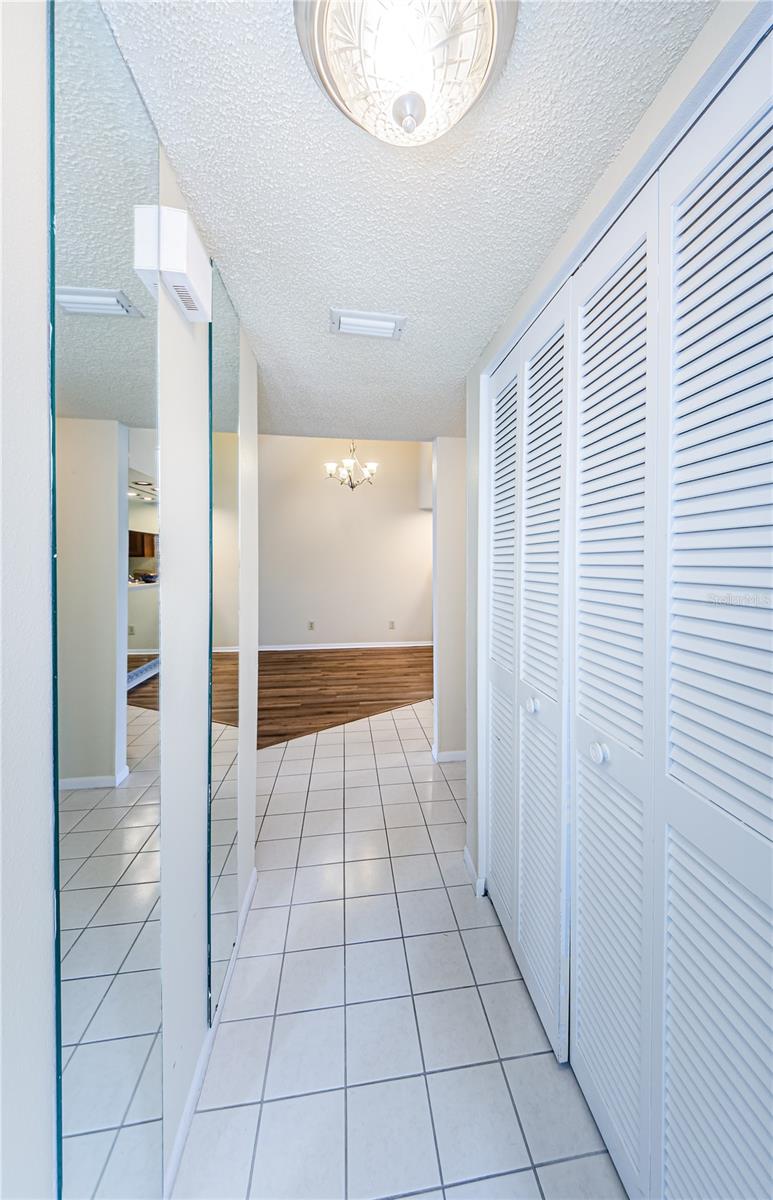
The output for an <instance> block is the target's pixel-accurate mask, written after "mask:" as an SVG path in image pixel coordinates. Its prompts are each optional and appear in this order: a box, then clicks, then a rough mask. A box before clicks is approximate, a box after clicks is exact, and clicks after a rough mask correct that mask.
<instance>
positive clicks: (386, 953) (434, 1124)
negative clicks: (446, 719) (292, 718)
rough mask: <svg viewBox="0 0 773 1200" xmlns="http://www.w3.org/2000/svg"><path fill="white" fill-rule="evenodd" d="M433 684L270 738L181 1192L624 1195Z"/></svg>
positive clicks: (561, 1198)
mask: <svg viewBox="0 0 773 1200" xmlns="http://www.w3.org/2000/svg"><path fill="white" fill-rule="evenodd" d="M431 728H432V702H431V701H425V702H423V703H420V704H416V705H415V706H413V707H407V708H400V709H396V710H395V711H393V712H388V713H384V714H381V715H380V716H377V717H372V718H370V719H369V720H361V721H356V722H353V723H351V724H349V725H346V726H342V727H339V728H337V729H334V730H328V731H326V732H324V733H319V734H312V735H310V736H307V737H302V738H298V739H295V740H293V741H290V742H287V743H283V744H281V745H277V746H273V747H271V748H270V749H267V750H261V751H259V752H258V788H257V790H258V810H259V812H261V815H260V816H259V817H258V820H257V843H256V862H257V867H258V884H257V889H256V891H255V895H254V898H253V901H252V908H251V911H250V913H249V916H248V919H247V922H246V925H245V929H244V934H243V937H242V942H241V946H240V951H239V957H238V960H237V962H236V965H235V969H234V973H233V976H232V978H231V981H230V986H229V990H228V993H227V996H226V999H225V1003H224V1006H223V1016H222V1020H221V1023H220V1026H219V1028H218V1030H217V1034H216V1039H215V1044H214V1049H213V1053H212V1057H211V1060H210V1063H209V1068H208V1071H207V1075H206V1078H205V1080H204V1085H203V1088H202V1091H201V1095H200V1097H199V1100H198V1107H197V1112H196V1115H195V1117H194V1119H193V1124H192V1127H191V1131H190V1134H189V1137H188V1142H187V1145H186V1147H185V1150H184V1153H183V1158H182V1163H181V1166H180V1170H179V1173H178V1177H177V1182H176V1186H175V1191H174V1195H175V1197H177V1198H179V1200H182V1198H184V1197H189V1198H193V1197H199V1198H201V1200H204V1198H206V1200H214V1198H216V1197H217V1198H226V1197H228V1198H231V1197H239V1198H240V1200H244V1198H245V1197H248V1196H249V1197H261V1198H263V1200H269V1198H270V1200H280V1198H282V1200H293V1198H301V1197H304V1198H307V1200H325V1198H338V1197H351V1198H358V1200H364V1198H366V1197H371V1198H376V1197H398V1196H407V1195H414V1194H419V1193H420V1194H422V1195H424V1196H426V1197H428V1200H437V1198H438V1197H442V1196H443V1195H445V1196H446V1197H448V1198H452V1197H453V1198H459V1200H462V1198H463V1197H465V1198H467V1200H486V1198H489V1197H492V1198H502V1200H539V1197H543V1198H544V1200H583V1198H585V1200H622V1198H624V1196H625V1193H624V1191H623V1189H622V1187H621V1185H620V1182H619V1180H618V1178H617V1175H616V1173H615V1171H614V1168H613V1166H612V1164H611V1162H610V1160H609V1157H608V1155H607V1154H606V1152H605V1148H604V1144H603V1142H602V1140H601V1137H600V1136H599V1133H598V1131H597V1129H596V1126H595V1124H594V1122H593V1119H592V1117H591V1115H590V1113H589V1111H588V1109H587V1107H586V1105H585V1101H584V1099H583V1097H582V1095H581V1093H580V1091H579V1089H578V1087H577V1085H576V1083H575V1081H574V1077H573V1075H572V1072H571V1070H570V1069H569V1068H568V1067H566V1068H562V1067H559V1066H558V1065H557V1064H556V1062H555V1059H554V1057H553V1054H552V1052H551V1051H550V1049H549V1047H548V1043H547V1040H546V1038H545V1035H544V1033H543V1031H542V1027H541V1025H540V1022H539V1020H538V1018H537V1016H536V1013H535V1011H534V1009H533V1007H532V1005H531V1001H530V999H529V997H528V994H527V992H526V989H525V987H524V985H523V983H522V982H521V981H520V977H519V973H518V969H517V966H516V964H515V962H514V960H513V957H512V955H511V953H510V950H509V947H508V945H507V943H506V941H505V938H504V935H503V933H502V931H501V929H500V927H499V923H498V921H497V917H496V915H495V913H494V911H493V909H492V907H491V905H490V902H489V900H488V899H487V898H481V899H478V898H476V897H475V895H474V891H473V888H472V887H471V886H470V883H469V878H468V875H467V872H466V868H465V866H464V862H463V848H464V844H465V829H466V826H465V808H466V804H465V783H464V774H465V768H464V764H463V763H446V764H443V765H442V766H439V765H437V764H435V763H434V762H433V760H432V755H431V751H430V745H429V740H428V739H429V737H430V736H431Z"/></svg>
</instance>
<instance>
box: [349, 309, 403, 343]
mask: <svg viewBox="0 0 773 1200" xmlns="http://www.w3.org/2000/svg"><path fill="white" fill-rule="evenodd" d="M407 320H408V318H407V317H398V316H396V315H395V314H394V313H374V312H354V311H353V310H352V309H349V308H331V310H330V332H331V333H351V334H355V335H356V336H357V337H376V338H399V337H401V336H402V332H403V330H404V329H405V323H406V321H407Z"/></svg>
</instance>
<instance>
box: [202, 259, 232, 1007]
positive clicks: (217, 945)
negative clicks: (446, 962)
mask: <svg viewBox="0 0 773 1200" xmlns="http://www.w3.org/2000/svg"><path fill="white" fill-rule="evenodd" d="M210 371H211V387H212V393H211V394H212V442H211V454H212V458H211V466H212V516H211V519H212V599H211V603H212V610H211V631H212V653H211V656H210V670H211V695H212V722H211V739H212V765H211V780H210V783H211V788H210V796H211V800H210V823H209V837H210V847H209V860H210V880H209V885H210V897H211V905H210V906H211V918H210V920H211V926H210V1019H211V1017H212V1015H213V1014H214V1012H215V1009H216V1008H217V1004H218V1001H219V998H220V992H221V989H222V986H223V979H224V978H225V972H226V969H227V967H228V961H229V959H230V957H231V951H232V950H233V946H234V942H235V940H236V929H237V923H238V908H239V901H238V879H237V854H236V843H237V797H238V784H237V766H238V738H239V319H238V317H237V315H236V312H235V310H234V307H233V305H232V303H231V300H230V298H229V296H228V292H227V291H226V289H225V286H224V284H223V281H222V279H221V277H220V273H219V271H218V270H217V268H215V269H214V270H213V273H212V327H211V354H210Z"/></svg>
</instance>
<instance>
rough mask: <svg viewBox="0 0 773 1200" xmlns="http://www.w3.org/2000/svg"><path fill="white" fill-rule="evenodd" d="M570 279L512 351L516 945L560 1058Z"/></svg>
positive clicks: (564, 999)
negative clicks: (516, 386)
mask: <svg viewBox="0 0 773 1200" xmlns="http://www.w3.org/2000/svg"><path fill="white" fill-rule="evenodd" d="M568 343H569V285H568V284H566V285H565V286H564V287H563V288H562V289H561V291H560V292H559V293H558V295H557V296H556V297H555V298H554V300H552V301H551V303H550V304H549V305H548V306H547V308H546V309H545V310H544V311H543V312H542V313H541V314H540V316H539V317H538V318H537V320H536V321H535V322H534V324H533V325H532V326H531V327H530V329H529V330H528V332H527V333H526V334H525V335H524V337H523V338H522V340H521V342H520V344H519V346H518V347H517V348H516V355H517V357H518V363H519V378H520V388H521V400H520V406H521V422H520V430H521V436H520V441H521V447H520V462H521V469H520V488H519V493H520V495H519V504H518V509H517V535H516V543H517V546H518V551H519V556H518V570H517V573H516V631H517V637H516V647H517V649H516V677H517V683H516V702H517V713H516V725H517V742H516V745H517V747H518V756H517V781H516V872H515V923H514V930H513V949H514V951H515V956H516V958H517V960H518V965H519V966H520V968H521V973H522V975H523V978H524V981H525V983H526V985H527V987H528V988H529V992H530V993H531V997H532V1000H533V1001H534V1005H535V1007H536V1009H537V1012H538V1013H539V1016H540V1018H541V1020H542V1024H543V1025H544V1027H545V1032H546V1033H547V1035H548V1038H549V1039H550V1043H551V1045H552V1047H553V1050H554V1051H555V1054H556V1057H557V1058H558V1060H559V1062H566V1060H567V1058H568V1057H569V886H568V885H569V876H568V830H569V824H568V789H567V722H566V696H567V685H568V672H567V670H566V667H565V654H566V613H567V607H566V592H567V580H568V573H567V570H566V538H567V528H566V514H567V487H566V481H567V469H566V466H567V462H566V455H567V407H568V406H567V396H568V394H569V372H570V369H571V367H570V362H571V355H570V352H569V344H568Z"/></svg>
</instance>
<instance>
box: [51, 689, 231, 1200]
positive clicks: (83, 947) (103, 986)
mask: <svg viewBox="0 0 773 1200" xmlns="http://www.w3.org/2000/svg"><path fill="white" fill-rule="evenodd" d="M127 719H128V724H127V760H128V765H129V767H130V774H129V776H128V778H127V779H126V780H125V781H124V782H123V783H122V784H121V786H120V787H119V788H112V789H107V788H105V789H81V790H78V791H62V792H61V793H60V797H59V822H60V846H59V865H60V885H61V917H62V921H61V924H62V939H61V940H62V968H61V978H62V984H61V987H62V1064H63V1068H64V1070H63V1077H62V1115H63V1130H64V1142H63V1184H64V1187H63V1195H64V1197H65V1200H85V1198H86V1197H99V1198H108V1197H109V1198H114V1197H115V1198H118V1197H121V1198H124V1200H145V1198H146V1197H147V1198H148V1200H151V1198H156V1197H159V1196H160V1195H161V1162H162V1158H161V992H160V978H159V975H160V972H159V968H160V957H159V955H160V940H159V930H160V882H159V815H160V807H159V751H158V713H155V712H150V711H148V710H146V709H143V708H138V707H137V706H135V705H129V706H128V711H127ZM238 733H239V731H238V729H235V728H233V727H231V726H228V725H220V724H216V723H213V726H212V793H213V803H212V856H211V881H210V886H211V892H212V993H213V997H214V1000H213V1003H214V1004H216V1003H217V999H218V997H219V995H220V989H221V986H222V982H223V979H224V977H225V972H226V968H227V966H228V960H229V958H230V956H231V950H232V948H233V942H234V938H235V936H236V926H237V912H236V848H235V843H236V750H237V739H238Z"/></svg>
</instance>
